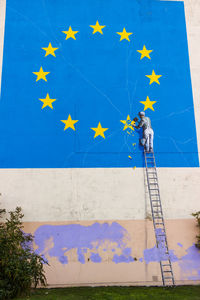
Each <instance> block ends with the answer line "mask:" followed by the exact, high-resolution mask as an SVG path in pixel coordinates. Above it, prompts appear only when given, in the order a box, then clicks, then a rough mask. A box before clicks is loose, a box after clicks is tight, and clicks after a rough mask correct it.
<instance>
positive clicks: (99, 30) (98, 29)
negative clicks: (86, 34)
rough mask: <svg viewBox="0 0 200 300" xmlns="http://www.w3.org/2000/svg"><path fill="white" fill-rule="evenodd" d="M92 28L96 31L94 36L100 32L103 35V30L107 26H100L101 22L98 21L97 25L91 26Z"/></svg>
mask: <svg viewBox="0 0 200 300" xmlns="http://www.w3.org/2000/svg"><path fill="white" fill-rule="evenodd" d="M90 27H92V28H93V29H94V30H93V33H92V34H95V33H96V32H100V33H101V34H103V31H102V28H104V27H106V26H105V25H99V22H98V21H97V22H96V25H90Z"/></svg>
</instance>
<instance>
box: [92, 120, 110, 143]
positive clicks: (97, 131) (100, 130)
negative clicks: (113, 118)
mask: <svg viewBox="0 0 200 300" xmlns="http://www.w3.org/2000/svg"><path fill="white" fill-rule="evenodd" d="M91 129H92V130H94V131H95V135H94V139H95V138H96V137H97V136H98V135H100V136H102V137H103V138H104V139H105V135H104V131H106V130H108V128H102V126H101V123H100V122H99V124H98V127H97V128H91Z"/></svg>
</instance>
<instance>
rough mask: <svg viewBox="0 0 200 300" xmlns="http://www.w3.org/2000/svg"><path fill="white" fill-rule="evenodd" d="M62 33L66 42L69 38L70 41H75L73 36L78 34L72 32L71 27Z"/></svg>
mask: <svg viewBox="0 0 200 300" xmlns="http://www.w3.org/2000/svg"><path fill="white" fill-rule="evenodd" d="M62 32H63V33H65V34H66V40H67V39H69V38H72V39H74V40H75V39H76V38H75V34H76V33H77V32H78V31H73V30H72V28H71V26H69V30H68V31H62Z"/></svg>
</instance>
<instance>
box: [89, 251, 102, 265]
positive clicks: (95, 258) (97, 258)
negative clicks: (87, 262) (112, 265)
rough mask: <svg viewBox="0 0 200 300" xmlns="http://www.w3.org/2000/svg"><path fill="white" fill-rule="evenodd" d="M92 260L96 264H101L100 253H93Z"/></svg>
mask: <svg viewBox="0 0 200 300" xmlns="http://www.w3.org/2000/svg"><path fill="white" fill-rule="evenodd" d="M90 259H91V261H92V262H94V263H100V262H101V260H102V259H101V256H100V255H99V254H98V253H91V255H90Z"/></svg>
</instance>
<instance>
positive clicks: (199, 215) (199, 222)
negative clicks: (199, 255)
mask: <svg viewBox="0 0 200 300" xmlns="http://www.w3.org/2000/svg"><path fill="white" fill-rule="evenodd" d="M192 215H193V217H195V218H196V220H197V227H198V228H199V234H198V235H197V236H196V238H197V243H196V244H195V245H196V247H197V248H199V249H200V211H198V212H196V213H194V214H192Z"/></svg>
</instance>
